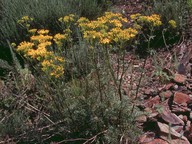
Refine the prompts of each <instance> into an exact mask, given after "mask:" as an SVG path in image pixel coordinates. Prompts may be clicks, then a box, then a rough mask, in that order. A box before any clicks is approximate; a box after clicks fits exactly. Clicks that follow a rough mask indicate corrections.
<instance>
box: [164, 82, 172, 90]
mask: <svg viewBox="0 0 192 144" xmlns="http://www.w3.org/2000/svg"><path fill="white" fill-rule="evenodd" d="M173 87H174V83H169V84H167V85H166V86H165V89H166V90H169V89H171V88H173Z"/></svg>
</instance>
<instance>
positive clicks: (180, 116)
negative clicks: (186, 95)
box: [178, 115, 188, 122]
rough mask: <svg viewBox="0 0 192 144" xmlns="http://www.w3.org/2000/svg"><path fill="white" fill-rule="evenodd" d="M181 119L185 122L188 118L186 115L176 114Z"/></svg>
mask: <svg viewBox="0 0 192 144" xmlns="http://www.w3.org/2000/svg"><path fill="white" fill-rule="evenodd" d="M178 117H179V118H180V119H181V120H183V122H187V120H188V118H187V116H186V115H179V116H178Z"/></svg>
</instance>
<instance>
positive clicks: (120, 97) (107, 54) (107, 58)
mask: <svg viewBox="0 0 192 144" xmlns="http://www.w3.org/2000/svg"><path fill="white" fill-rule="evenodd" d="M105 52H106V61H107V66H108V68H109V70H110V74H111V76H112V78H113V81H114V84H115V88H116V90H117V93H118V94H119V99H120V101H121V100H122V95H121V93H119V92H118V83H117V80H116V78H115V74H114V71H113V69H112V67H111V64H110V58H109V53H108V49H107V48H105Z"/></svg>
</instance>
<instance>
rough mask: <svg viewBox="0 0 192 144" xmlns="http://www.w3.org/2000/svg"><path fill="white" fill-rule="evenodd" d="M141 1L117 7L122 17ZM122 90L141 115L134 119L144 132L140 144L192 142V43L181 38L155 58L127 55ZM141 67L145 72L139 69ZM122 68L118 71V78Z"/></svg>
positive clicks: (125, 3) (138, 9) (138, 10)
mask: <svg viewBox="0 0 192 144" xmlns="http://www.w3.org/2000/svg"><path fill="white" fill-rule="evenodd" d="M143 8H144V7H143V5H141V1H139V0H137V1H135V0H134V1H129V2H126V1H124V2H123V1H122V3H119V4H116V6H115V8H114V9H115V10H120V11H122V12H123V13H124V15H125V16H127V17H128V16H129V15H130V14H133V13H138V12H140V11H141V10H142V9H143ZM124 60H125V62H126V64H125V67H126V72H125V75H124V77H123V89H124V92H125V94H126V95H128V96H129V97H131V98H132V100H133V104H134V105H135V106H137V107H139V108H140V109H141V110H142V111H143V112H144V114H143V115H141V116H139V117H138V118H137V124H138V126H139V127H140V128H141V129H143V130H144V134H143V135H142V136H141V137H140V140H139V141H140V144H190V143H192V42H191V40H190V38H188V39H184V40H183V41H182V42H180V43H179V44H177V45H175V46H174V47H173V48H172V49H171V50H170V51H166V50H165V51H163V50H162V51H159V52H158V53H157V54H156V57H147V58H146V59H137V58H136V57H135V55H134V54H132V53H131V52H127V54H126V56H125V58H124ZM143 68H144V71H143V70H142V69H143ZM121 71H122V69H120V70H119V74H118V75H119V77H120V76H121Z"/></svg>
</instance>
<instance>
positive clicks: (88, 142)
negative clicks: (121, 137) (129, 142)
mask: <svg viewBox="0 0 192 144" xmlns="http://www.w3.org/2000/svg"><path fill="white" fill-rule="evenodd" d="M106 132H107V130H104V131H102V132H100V133H98V134H96V135H95V136H93V137H92V138H90V139H88V140H87V141H86V142H84V143H83V144H90V141H91V143H92V142H94V141H95V139H96V138H97V137H98V136H99V135H101V134H104V133H106Z"/></svg>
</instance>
